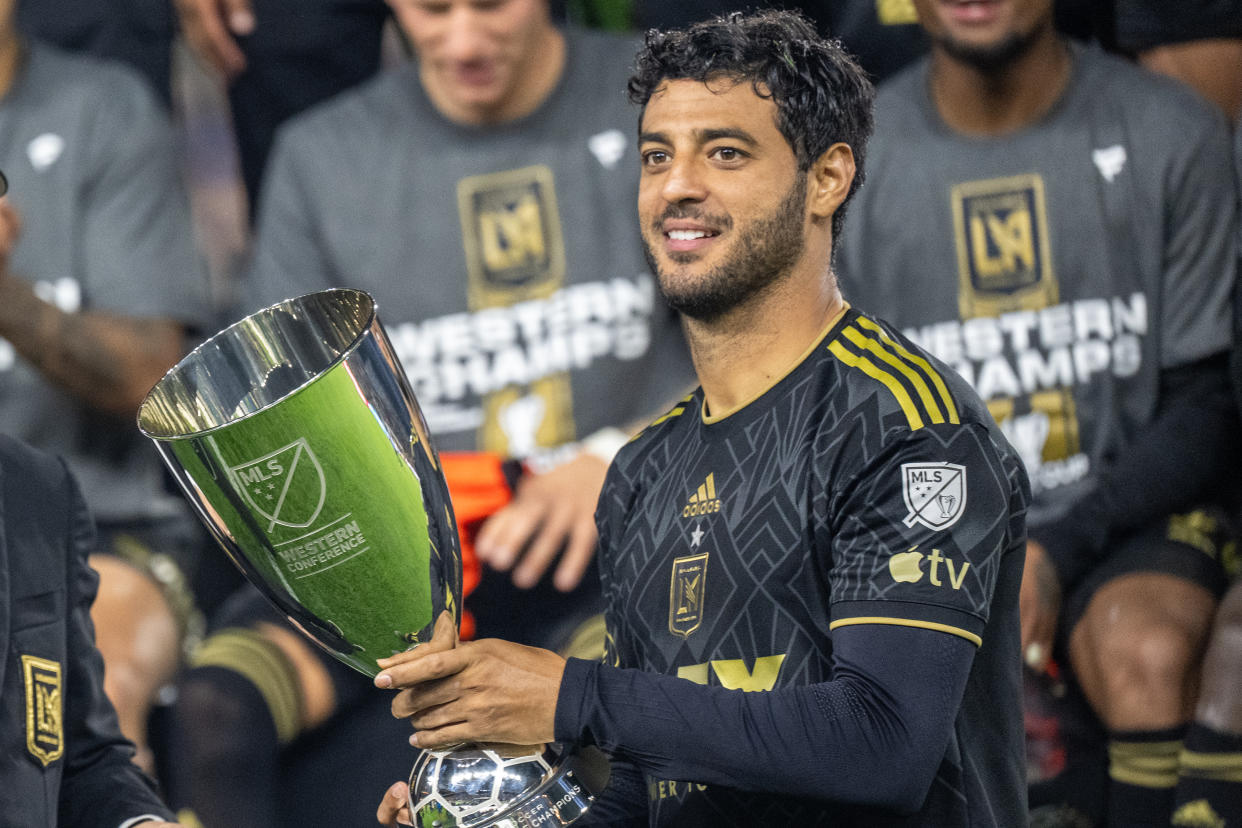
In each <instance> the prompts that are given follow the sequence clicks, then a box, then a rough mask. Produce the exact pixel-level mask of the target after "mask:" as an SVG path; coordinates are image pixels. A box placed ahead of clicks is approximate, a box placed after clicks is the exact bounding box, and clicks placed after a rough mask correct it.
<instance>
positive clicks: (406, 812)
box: [375, 782, 414, 825]
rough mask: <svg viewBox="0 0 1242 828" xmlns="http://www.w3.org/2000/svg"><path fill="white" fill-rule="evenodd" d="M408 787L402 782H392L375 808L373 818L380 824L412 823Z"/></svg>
mask: <svg viewBox="0 0 1242 828" xmlns="http://www.w3.org/2000/svg"><path fill="white" fill-rule="evenodd" d="M409 795H410V789H409V787H408V786H407V785H406V784H405V783H404V782H394V783H393V785H392V787H391V788H389V789H388V790H387V791H386V792H385V793H384V798H383V799H382V800H381V801H380V804H379V808H377V809H376V810H375V819H376V820H377V821H378V822H379V824H380V825H413V824H414V823H413V822H411V819H412V817H411V816H410V807H409V804H408V798H409Z"/></svg>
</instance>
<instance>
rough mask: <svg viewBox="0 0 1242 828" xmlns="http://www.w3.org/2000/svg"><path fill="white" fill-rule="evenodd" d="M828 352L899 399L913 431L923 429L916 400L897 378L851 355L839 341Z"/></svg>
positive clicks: (873, 364) (863, 359) (829, 347)
mask: <svg viewBox="0 0 1242 828" xmlns="http://www.w3.org/2000/svg"><path fill="white" fill-rule="evenodd" d="M828 350H829V352H831V353H832V355H833V356H835V357H836V358H837V359H839V360H841V361H842V362H844V363H845V364H846V365H848V366H850V367H851V368H857V369H858V370H860V371H862V372H863V373H864V374H866V375H867V376H869V377H871V378H872V379H873V380H875V381H877V382H879V383H881V384H882V385H884V387H885V388H887V389H888V390H889V392H890V393H891V394H892V395H893V397H895V398H896V399H897V404H898V405H900V406H901V410H902V412H904V413H905V415H906V420H907V421H909V423H910V428H911V429H912V430H915V431H917V430H918V429H920V428H922V427H923V425H924V423H923V418H922V417H921V416H919V411H918V409H917V408H916V407H915V405H914V399H913V398H912V397H911V396H910V392H909V391H907V390H906V389H905V387H904V386H903V385H902V384H901V382H900V381H899V380H898V379H897V378H896V377H895V376H893V375H892V374H890V373H888V372H887V371H885V370H884V369H882V368H880V367H879V366H878V365H876V364H875V363H874V362H872V361H871V360H869V359H867V358H866V357H865V356H859V355H857V354H854V353H851V352H850V351H849V350H847V349H846V347H845V346H844V345H842V344H841V343H840V341H839V340H835V339H834V340H833V341H832V342H829V343H828Z"/></svg>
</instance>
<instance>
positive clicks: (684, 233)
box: [668, 230, 710, 241]
mask: <svg viewBox="0 0 1242 828" xmlns="http://www.w3.org/2000/svg"><path fill="white" fill-rule="evenodd" d="M708 235H710V234H709V233H707V231H705V230H669V231H668V237H669V238H670V239H672V240H673V241H693V240H694V239H705V238H707V237H708Z"/></svg>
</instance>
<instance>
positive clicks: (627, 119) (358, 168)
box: [244, 31, 693, 457]
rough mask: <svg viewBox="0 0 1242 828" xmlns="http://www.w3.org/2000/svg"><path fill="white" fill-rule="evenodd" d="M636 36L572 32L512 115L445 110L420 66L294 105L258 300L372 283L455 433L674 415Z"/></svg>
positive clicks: (676, 390) (260, 247)
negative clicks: (644, 212) (649, 251)
mask: <svg viewBox="0 0 1242 828" xmlns="http://www.w3.org/2000/svg"><path fill="white" fill-rule="evenodd" d="M634 53H635V44H634V43H633V42H632V41H631V40H629V39H623V38H619V37H616V36H613V35H605V34H600V33H587V32H580V31H569V32H567V56H566V66H565V71H564V74H563V76H562V79H561V81H560V83H559V85H558V86H557V87H556V89H555V90H554V91H553V92H552V94H551V95H550V96H549V98H548V100H546V101H545V102H544V103H543V104H542V105H541V106H540V107H539V109H537V110H536V111H535V112H534V113H532V114H531V115H529V116H527V117H525V118H522V119H520V120H517V121H514V122H511V123H508V124H504V125H500V126H491V127H478V128H475V127H467V126H461V125H458V124H455V123H452V122H450V121H448V120H447V119H445V118H444V116H443V115H441V114H440V113H439V112H438V111H437V110H436V109H435V108H434V107H433V106H432V104H431V103H430V101H429V100H428V99H427V96H426V93H425V92H424V91H423V88H422V86H421V84H420V83H419V78H418V69H417V66H416V65H414V64H410V65H406V66H402V67H399V68H397V69H396V70H394V71H391V72H389V73H386V74H384V75H381V76H380V77H379V78H377V79H375V80H374V81H371V82H370V83H368V84H367V85H365V86H363V87H360V88H359V89H357V90H354V91H351V92H348V93H345V94H344V95H342V96H340V97H338V98H336V99H335V100H333V101H330V102H328V103H327V104H325V105H323V106H321V107H319V108H317V109H315V110H312V111H311V112H309V113H307V114H305V115H303V116H301V117H299V118H298V119H296V120H295V121H293V122H291V123H290V124H289V125H288V126H287V127H286V128H285V129H284V130H283V131H282V133H281V135H280V136H279V137H278V139H277V145H276V149H275V152H274V154H273V157H272V161H271V164H270V166H269V171H268V177H267V179H266V180H265V183H264V195H263V202H262V204H261V207H260V212H259V223H258V229H257V236H256V242H255V248H254V260H253V266H252V268H251V272H250V274H249V280H248V285H247V290H246V307H245V308H244V310H246V311H252V310H255V309H257V308H259V307H262V306H264V305H267V304H270V303H272V302H276V301H280V300H282V299H285V298H289V297H292V296H296V295H300V294H303V293H308V292H310V291H314V290H321V289H324V288H328V287H354V288H361V289H363V290H366V291H368V292H370V293H371V294H372V295H374V296H375V298H376V300H377V302H378V306H379V314H380V319H381V320H383V322H384V324H385V326H386V328H387V329H388V333H389V335H390V337H391V338H392V340H393V345H394V346H395V348H396V350H397V353H398V355H399V356H400V358H401V361H402V363H403V365H404V367H405V370H406V372H407V374H408V375H409V378H410V381H411V383H412V384H413V387H414V391H415V394H416V395H417V397H418V399H419V402H420V404H421V406H422V408H423V411H424V414H426V416H427V419H428V423H429V426H430V428H431V430H432V433H433V434H434V435H435V437H436V443H437V447H438V448H439V449H441V450H476V449H478V450H491V451H498V452H501V453H503V454H505V455H510V456H518V457H526V456H531V455H532V454H537V453H538V449H540V448H543V447H554V446H561V445H565V444H568V443H571V442H573V441H575V440H578V439H581V438H583V437H585V436H587V435H589V434H591V433H592V432H594V431H596V430H598V429H600V428H603V427H605V426H611V425H623V424H627V423H630V422H633V421H638V420H644V418H645V419H650V418H651V417H653V416H654V415H656V414H659V413H661V412H662V411H663V410H664V409H665V408H666V407H667V405H668V404H669V403H671V402H672V401H673V400H674V399H676V398H677V397H678V396H680V395H682V394H683V393H685V391H687V390H688V389H689V388H690V386H691V385H692V383H693V373H692V369H691V367H690V363H689V358H688V355H687V352H686V348H685V344H684V341H683V338H682V335H681V329H680V325H679V322H678V320H677V318H676V316H675V315H674V314H673V313H672V312H671V311H669V310H668V309H667V307H666V306H665V304H664V303H663V301H662V299H661V298H660V296H659V292H658V288H657V286H656V282H655V279H654V277H653V276H652V275H651V274H650V272H649V270H648V268H647V264H646V262H645V260H644V258H643V255H642V248H641V245H640V241H639V234H638V227H637V216H636V206H635V205H636V201H637V192H638V189H637V188H638V156H637V150H636V145H635V137H634V136H635V127H636V124H637V112H636V110H635V109H633V108H632V107H631V106H630V105H629V103H628V102H627V101H626V98H625V82H626V78H627V76H628V74H629V66H630V65H631V63H632V61H633V57H634Z"/></svg>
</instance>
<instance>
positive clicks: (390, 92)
mask: <svg viewBox="0 0 1242 828" xmlns="http://www.w3.org/2000/svg"><path fill="white" fill-rule="evenodd" d="M422 94H423V93H422V88H421V86H420V85H419V82H418V74H417V72H416V71H415V67H414V65H413V64H411V63H403V64H400V65H398V66H395V67H392V68H390V69H385V70H384V71H382V72H380V73H379V74H377V75H376V76H375V77H373V78H370V79H368V80H365V81H363V82H362V83H360V84H359V85H358V86H355V87H353V88H351V89H347V90H345V91H343V92H340V93H338V94H336V95H334V96H332V97H331V98H328V99H327V100H325V101H322V102H320V103H318V104H315V105H314V106H312V107H310V108H308V109H307V110H305V111H304V112H300V113H298V114H296V115H294V116H293V117H291V118H290V119H289V120H288V121H287V122H285V124H284V125H283V126H281V128H280V137H281V141H282V142H283V143H288V144H294V145H297V146H299V147H302V148H306V147H311V146H339V145H345V146H348V147H351V148H359V147H360V146H361V144H360V142H366V141H368V140H372V139H373V140H376V141H382V140H383V138H384V136H385V135H386V134H387V135H389V136H391V135H392V130H393V122H394V120H397V119H400V120H401V121H402V123H403V125H404V127H408V126H409V125H412V124H417V122H418V120H419V119H418V118H409V117H405V116H406V115H407V114H408V113H416V103H415V102H416V101H418V100H421V99H422Z"/></svg>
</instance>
